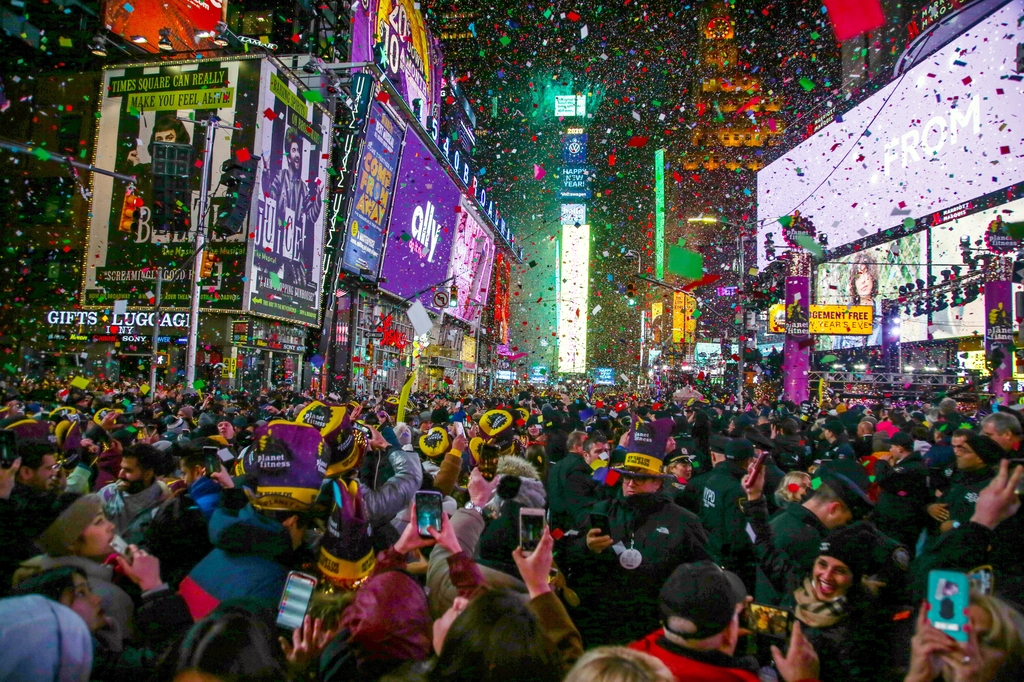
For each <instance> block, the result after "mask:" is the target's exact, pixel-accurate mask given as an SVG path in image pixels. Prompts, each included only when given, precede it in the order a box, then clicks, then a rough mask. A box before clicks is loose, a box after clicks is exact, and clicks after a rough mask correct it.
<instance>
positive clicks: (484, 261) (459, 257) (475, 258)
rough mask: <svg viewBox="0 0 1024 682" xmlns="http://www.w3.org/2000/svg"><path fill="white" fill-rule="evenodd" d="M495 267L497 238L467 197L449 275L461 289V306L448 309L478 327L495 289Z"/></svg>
mask: <svg viewBox="0 0 1024 682" xmlns="http://www.w3.org/2000/svg"><path fill="white" fill-rule="evenodd" d="M493 267H494V237H493V236H491V233H490V232H488V231H487V228H485V227H484V226H483V225H481V224H480V222H479V221H477V219H476V218H475V217H474V216H473V214H472V213H471V212H470V210H469V201H468V200H467V199H466V198H465V197H463V198H462V204H461V206H460V210H459V217H458V224H457V225H456V227H455V245H454V246H453V247H452V260H451V265H450V267H449V268H448V276H449V277H454V279H453V280H452V284H453V285H455V286H457V287H458V288H459V296H458V305H457V306H456V307H454V308H449V309H448V312H449V313H451V314H452V315H454V316H455V317H457V318H459V319H460V320H462V321H463V322H468V323H470V325H473V326H475V325H476V324H477V321H478V320H479V319H480V313H481V312H482V310H483V307H484V306H485V305H487V294H488V292H489V291H490V288H491V271H492V269H493Z"/></svg>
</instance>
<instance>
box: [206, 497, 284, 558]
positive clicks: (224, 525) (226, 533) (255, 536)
mask: <svg viewBox="0 0 1024 682" xmlns="http://www.w3.org/2000/svg"><path fill="white" fill-rule="evenodd" d="M210 541H211V542H212V543H213V545H214V546H215V547H216V548H218V549H221V550H224V551H225V552H227V553H228V554H247V555H252V556H259V557H263V558H265V559H269V560H271V561H275V562H277V563H283V564H286V565H287V562H288V560H289V558H290V557H291V555H292V552H293V550H292V539H291V536H290V535H289V534H288V529H287V528H285V527H284V526H282V525H281V524H280V523H279V522H278V521H277V519H273V518H271V517H269V516H264V515H263V514H260V513H259V512H257V511H256V509H255V508H254V507H253V506H252V505H251V504H247V505H245V506H244V507H242V509H241V510H239V511H238V513H237V514H233V513H231V512H228V511H226V510H224V509H223V508H221V509H217V510H216V511H215V512H214V513H213V516H212V517H211V518H210Z"/></svg>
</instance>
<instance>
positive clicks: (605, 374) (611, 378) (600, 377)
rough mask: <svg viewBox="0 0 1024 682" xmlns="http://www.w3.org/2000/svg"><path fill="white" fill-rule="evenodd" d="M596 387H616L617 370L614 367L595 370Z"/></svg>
mask: <svg viewBox="0 0 1024 682" xmlns="http://www.w3.org/2000/svg"><path fill="white" fill-rule="evenodd" d="M594 385H595V386H614V385H615V368H614V367H595V368H594Z"/></svg>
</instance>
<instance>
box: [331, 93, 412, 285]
mask: <svg viewBox="0 0 1024 682" xmlns="http://www.w3.org/2000/svg"><path fill="white" fill-rule="evenodd" d="M404 137H405V128H404V126H403V124H402V121H401V119H400V118H399V117H398V116H397V115H396V114H395V113H394V112H393V111H392V110H391V109H390V107H388V106H387V105H385V104H384V103H383V102H380V101H379V100H374V102H373V105H372V106H371V107H370V122H369V125H368V127H367V129H366V140H365V141H364V142H363V148H362V150H361V151H360V156H359V168H358V170H357V171H356V183H355V184H356V189H355V195H354V196H353V197H352V204H351V206H350V207H349V212H348V220H347V221H346V225H347V226H348V228H347V232H346V237H345V252H344V254H343V255H342V259H341V267H342V268H343V269H344V270H346V271H348V272H351V273H353V274H357V275H358V274H363V272H364V271H366V272H368V273H369V276H370V277H376V276H377V271H378V270H379V269H380V256H381V249H382V248H383V246H384V233H385V231H386V230H387V216H388V210H389V209H390V208H391V200H392V197H393V196H394V191H395V178H396V177H397V171H398V160H399V156H400V154H401V152H402V140H403V138H404Z"/></svg>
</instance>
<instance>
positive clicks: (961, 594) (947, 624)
mask: <svg viewBox="0 0 1024 682" xmlns="http://www.w3.org/2000/svg"><path fill="white" fill-rule="evenodd" d="M969 590H970V581H969V579H968V578H967V576H966V575H965V574H964V573H956V572H954V571H930V572H929V573H928V606H929V607H930V608H929V609H928V620H930V621H931V622H932V625H933V626H934V627H935V629H936V630H941V631H942V632H945V633H946V634H947V635H949V636H950V637H952V638H953V639H955V640H957V641H960V642H966V641H967V630H965V629H964V626H965V625H967V606H968V604H969V601H968V596H969Z"/></svg>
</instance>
